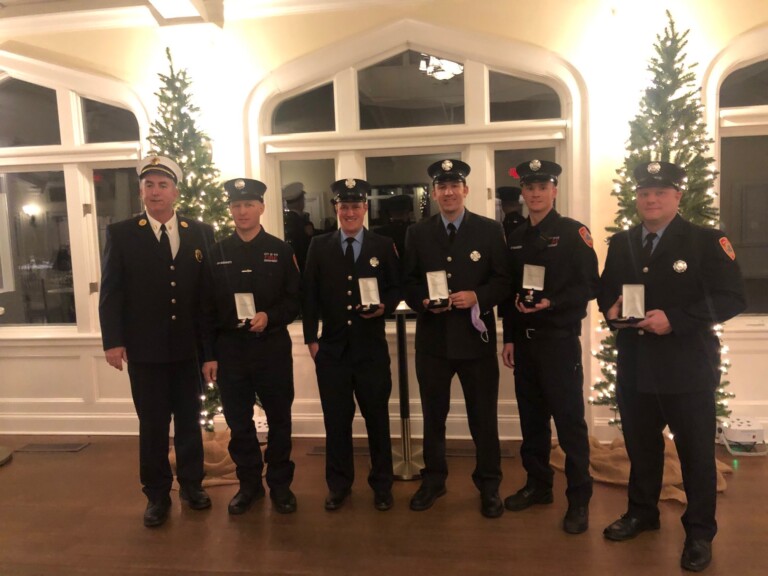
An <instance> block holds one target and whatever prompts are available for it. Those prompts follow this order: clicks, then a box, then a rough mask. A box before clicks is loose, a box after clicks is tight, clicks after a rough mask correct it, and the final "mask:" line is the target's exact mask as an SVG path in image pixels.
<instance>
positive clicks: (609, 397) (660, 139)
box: [589, 12, 735, 428]
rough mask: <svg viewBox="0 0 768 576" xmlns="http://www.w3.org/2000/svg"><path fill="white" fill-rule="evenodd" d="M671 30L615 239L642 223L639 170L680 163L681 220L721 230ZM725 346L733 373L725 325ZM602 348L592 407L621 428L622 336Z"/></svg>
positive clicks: (640, 127)
mask: <svg viewBox="0 0 768 576" xmlns="http://www.w3.org/2000/svg"><path fill="white" fill-rule="evenodd" d="M667 19H668V24H667V26H666V27H665V29H664V35H663V36H661V35H657V36H656V40H657V41H656V44H655V45H654V51H655V53H656V55H655V56H654V57H653V58H651V60H650V62H649V65H648V70H649V71H650V72H651V74H652V80H651V85H650V87H649V88H648V89H646V91H645V94H644V95H643V97H642V99H641V101H640V112H639V113H638V115H637V116H635V118H634V119H633V120H632V121H631V122H630V123H629V127H630V136H629V140H628V142H627V154H626V156H625V158H624V165H623V166H622V167H620V168H619V169H617V170H616V174H617V177H616V178H615V179H614V180H613V183H614V186H613V189H612V190H611V193H610V194H611V196H613V197H614V198H616V200H617V203H618V211H617V213H616V217H615V219H614V224H613V226H609V227H608V228H606V230H607V231H608V232H611V233H615V232H619V231H621V230H628V229H629V228H631V227H632V226H634V225H636V224H637V223H639V218H638V215H637V209H636V207H635V184H634V182H632V180H631V179H630V177H629V175H630V174H632V172H633V170H634V169H635V167H636V166H637V165H638V164H640V163H642V162H650V161H653V160H656V161H665V162H674V163H676V164H679V165H680V166H682V167H683V168H685V170H686V172H687V174H688V177H687V179H686V181H685V182H684V184H683V195H682V198H681V201H680V209H679V210H680V214H681V215H682V216H683V217H684V218H686V219H687V220H690V221H691V222H693V223H695V224H699V225H701V226H712V227H715V226H717V225H718V223H719V212H718V209H717V208H716V207H715V206H714V201H715V199H716V197H717V194H716V193H715V190H714V183H715V180H716V178H717V175H718V173H717V171H716V170H715V167H714V158H713V157H712V156H711V155H710V154H709V151H710V147H711V145H712V144H713V140H711V139H709V138H708V137H707V133H706V124H705V122H704V120H703V117H704V115H703V107H702V104H701V98H700V95H699V88H698V87H697V85H696V83H695V80H696V76H695V74H694V73H693V71H692V70H693V68H694V67H695V66H696V64H692V65H690V66H689V65H687V64H685V59H686V54H685V52H684V49H685V46H686V44H687V43H688V41H687V40H686V37H687V36H688V32H689V31H688V30H686V31H685V32H683V33H679V32H678V31H677V30H676V29H675V23H674V21H673V20H672V16H671V14H670V13H669V12H667ZM713 330H714V331H715V334H717V336H718V338H719V339H720V343H721V363H720V372H721V374H722V375H723V376H724V375H726V374H727V373H728V367H729V366H730V362H729V360H728V359H727V357H726V354H727V352H728V347H727V346H726V345H724V344H723V339H722V333H723V332H722V331H723V327H722V325H717V326H714V327H713ZM597 332H598V334H600V338H602V339H601V342H600V344H601V345H600V348H599V349H598V350H593V351H592V355H593V356H594V357H595V359H596V360H597V361H598V363H599V366H600V372H601V374H602V377H601V378H597V379H596V381H595V383H594V384H593V385H592V386H591V390H592V395H591V397H590V399H589V402H590V404H593V405H595V406H607V407H608V408H610V410H611V411H612V412H613V417H612V418H610V419H609V423H610V424H611V425H612V426H618V427H619V428H621V418H620V414H619V407H618V404H617V402H616V358H617V355H618V351H617V350H616V335H615V333H613V332H611V331H610V330H609V329H608V327H607V325H606V324H605V322H601V323H600V326H599V328H598V329H597ZM728 384H729V382H728V381H727V380H722V379H721V382H720V385H719V386H718V388H717V389H716V390H715V401H716V406H717V416H718V418H727V417H728V416H729V415H730V413H731V412H730V410H729V409H728V400H729V399H730V398H733V397H734V396H735V395H734V394H733V393H731V392H728V391H727V390H726V388H727V386H728Z"/></svg>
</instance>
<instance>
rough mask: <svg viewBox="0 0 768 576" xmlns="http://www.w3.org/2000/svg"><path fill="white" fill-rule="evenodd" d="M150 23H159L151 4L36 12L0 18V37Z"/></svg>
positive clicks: (151, 25)
mask: <svg viewBox="0 0 768 576" xmlns="http://www.w3.org/2000/svg"><path fill="white" fill-rule="evenodd" d="M148 26H149V27H157V26H158V24H157V21H156V20H155V18H154V17H153V16H152V13H151V12H150V10H149V8H147V7H146V6H129V7H123V8H106V9H102V10H78V11H73V12H59V13H51V14H42V15H35V16H11V17H4V18H0V37H2V36H9V37H10V36H14V37H18V36H27V35H34V34H53V33H57V32H71V31H74V30H77V31H85V30H103V29H110V28H140V27H148Z"/></svg>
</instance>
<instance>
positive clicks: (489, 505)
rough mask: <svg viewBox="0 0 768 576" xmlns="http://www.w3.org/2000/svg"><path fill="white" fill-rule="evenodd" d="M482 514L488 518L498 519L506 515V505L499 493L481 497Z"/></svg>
mask: <svg viewBox="0 0 768 576" xmlns="http://www.w3.org/2000/svg"><path fill="white" fill-rule="evenodd" d="M480 513H481V514H482V515H483V516H485V517H486V518H498V517H499V516H501V515H502V514H504V504H502V503H501V496H499V493H498V492H488V493H486V494H481V495H480Z"/></svg>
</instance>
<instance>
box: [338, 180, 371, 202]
mask: <svg viewBox="0 0 768 576" xmlns="http://www.w3.org/2000/svg"><path fill="white" fill-rule="evenodd" d="M370 191H371V185H370V184H368V182H366V181H365V180H356V179H354V178H346V179H344V180H336V182H334V183H333V184H331V192H333V200H332V202H333V203H334V204H336V203H337V202H365V201H366V198H367V197H368V193H369V192H370Z"/></svg>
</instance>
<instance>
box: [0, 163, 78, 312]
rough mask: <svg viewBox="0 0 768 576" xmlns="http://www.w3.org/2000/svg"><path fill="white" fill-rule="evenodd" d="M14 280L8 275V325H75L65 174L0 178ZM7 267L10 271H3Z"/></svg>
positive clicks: (4, 298) (0, 302)
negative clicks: (5, 208)
mask: <svg viewBox="0 0 768 576" xmlns="http://www.w3.org/2000/svg"><path fill="white" fill-rule="evenodd" d="M0 196H2V203H3V204H4V206H6V207H7V222H3V223H2V225H3V226H8V230H9V237H10V248H11V250H10V258H11V266H10V270H12V277H11V275H8V276H7V277H6V275H5V274H4V275H3V283H4V286H3V291H2V293H0V306H2V307H3V308H5V311H6V312H5V315H3V316H0V321H2V323H3V324H20V325H23V324H72V323H74V322H75V300H74V290H73V286H72V258H71V252H70V243H69V222H68V219H67V207H66V193H65V190H64V174H63V173H62V172H19V173H10V174H0ZM0 254H2V253H0ZM4 268H6V269H7V268H8V267H4Z"/></svg>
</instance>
